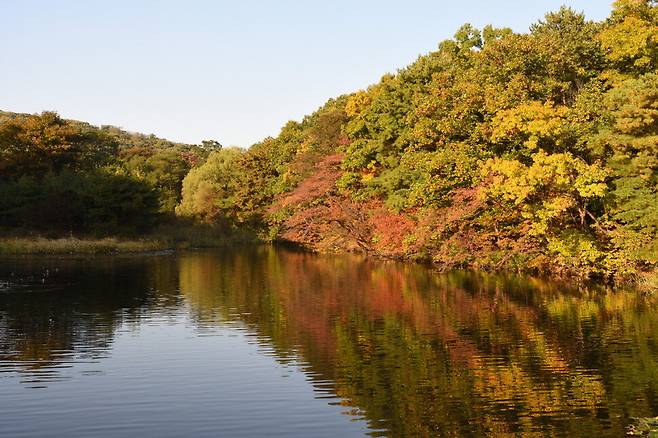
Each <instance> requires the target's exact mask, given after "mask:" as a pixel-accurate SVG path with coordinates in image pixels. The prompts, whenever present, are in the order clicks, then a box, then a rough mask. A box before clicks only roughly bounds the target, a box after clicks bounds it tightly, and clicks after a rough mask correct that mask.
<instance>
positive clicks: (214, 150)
mask: <svg viewBox="0 0 658 438" xmlns="http://www.w3.org/2000/svg"><path fill="white" fill-rule="evenodd" d="M657 68H658V3H657V2H656V1H655V0H617V1H616V2H615V3H614V5H613V11H612V13H611V15H610V17H609V18H608V19H607V20H605V21H603V22H592V21H588V20H586V18H585V17H584V16H583V15H582V14H580V13H578V12H576V11H573V10H571V9H569V8H562V9H560V10H559V11H556V12H552V13H548V14H547V15H546V16H545V17H544V18H543V19H542V20H540V21H538V22H537V23H536V24H534V25H532V26H531V28H530V30H529V32H528V33H522V34H519V33H515V32H513V31H512V30H511V29H507V28H495V27H492V26H487V27H485V28H484V29H476V28H474V27H472V26H471V25H464V26H463V27H461V28H460V29H459V30H458V31H457V33H456V34H455V36H454V38H453V39H450V40H447V41H444V42H442V43H440V44H439V47H438V50H436V51H434V52H431V53H429V54H426V55H424V56H421V57H419V58H418V59H417V60H416V61H415V62H414V63H412V64H411V65H409V66H408V67H406V68H404V69H401V70H400V71H398V72H397V73H396V74H386V75H385V76H383V77H382V79H381V81H380V82H379V83H377V84H374V85H372V86H370V87H368V88H367V89H366V90H359V91H356V92H354V93H352V94H349V95H343V96H340V97H337V98H335V99H331V100H329V101H328V102H326V103H325V104H324V105H323V106H322V107H320V108H319V109H318V110H317V111H316V112H314V113H313V114H310V115H308V116H306V117H305V118H304V119H303V120H301V121H299V122H295V121H291V122H288V123H287V124H286V125H285V126H284V127H283V128H282V130H281V132H280V134H279V135H278V136H277V137H276V138H266V139H264V140H263V141H261V142H259V143H257V144H255V145H253V146H251V147H250V148H249V149H246V150H243V149H239V148H221V146H220V145H219V144H217V143H214V142H204V143H203V144H202V145H198V146H191V145H182V144H175V143H171V142H166V141H164V140H160V139H157V138H155V137H153V136H150V137H148V136H142V135H138V134H129V133H126V132H125V131H121V130H119V129H118V128H113V127H93V126H91V125H88V124H84V123H81V122H72V121H66V120H63V119H61V118H60V117H59V116H57V115H56V114H54V113H43V114H41V115H34V116H27V115H15V114H10V113H3V114H2V115H0V158H1V160H0V229H2V230H4V231H5V232H16V230H37V231H41V232H44V233H46V232H47V233H49V234H58V233H59V234H61V233H67V232H71V233H73V232H81V233H88V234H101V235H108V234H139V233H143V232H145V231H146V230H149V229H152V228H153V227H155V226H156V225H157V224H158V223H159V222H162V221H163V220H164V219H163V218H172V217H174V215H176V216H177V217H178V218H179V219H178V220H181V218H182V220H186V221H190V222H196V223H198V224H205V225H206V226H210V227H213V228H216V229H219V230H222V231H223V232H232V231H233V232H235V231H240V232H244V231H245V230H247V231H248V232H251V233H254V234H255V235H258V236H260V237H261V238H262V239H265V240H282V241H288V242H294V243H297V244H300V245H303V246H305V247H308V248H311V249H315V250H319V251H360V252H366V253H369V254H373V255H379V256H385V257H394V258H403V259H410V260H421V261H429V262H432V263H434V264H436V265H438V266H440V267H442V268H446V269H450V268H476V269H487V270H499V269H507V270H518V271H525V272H533V273H551V274H555V275H575V276H579V277H584V278H605V279H626V278H637V276H638V275H644V274H646V273H650V272H655V268H656V265H657V264H658V238H657V237H658V236H657V233H658V72H657Z"/></svg>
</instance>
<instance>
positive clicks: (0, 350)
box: [0, 247, 658, 436]
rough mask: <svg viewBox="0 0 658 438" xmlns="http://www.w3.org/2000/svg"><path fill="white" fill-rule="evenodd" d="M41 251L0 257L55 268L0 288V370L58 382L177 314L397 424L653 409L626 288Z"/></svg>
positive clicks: (649, 304)
mask: <svg viewBox="0 0 658 438" xmlns="http://www.w3.org/2000/svg"><path fill="white" fill-rule="evenodd" d="M44 260H45V259H40V260H39V259H32V260H26V261H23V262H20V263H18V262H15V263H12V266H11V270H12V271H13V272H14V276H13V277H11V276H10V274H9V271H8V270H7V269H6V268H4V267H1V266H0V280H1V279H5V278H10V277H11V278H12V279H13V280H12V281H14V282H15V280H16V279H17V278H18V279H20V278H29V275H28V274H29V273H35V272H36V273H41V272H43V270H44V269H47V270H48V272H50V274H49V276H48V277H47V278H46V281H45V282H43V283H39V282H37V283H38V284H37V285H34V284H33V285H31V286H30V285H26V286H29V287H26V288H25V289H24V290H21V291H7V290H4V291H3V292H2V293H0V365H1V366H2V367H3V368H4V369H3V368H0V372H2V371H10V370H11V371H16V370H18V371H20V372H22V373H25V374H27V375H28V376H29V377H30V378H32V379H33V380H35V381H38V380H45V379H51V378H57V377H58V373H59V371H58V368H57V367H59V366H65V365H66V364H67V363H69V362H72V361H74V360H75V361H79V360H81V359H91V360H95V359H98V358H100V357H102V356H103V355H105V354H108V353H109V351H110V348H111V344H112V340H113V337H114V335H115V333H116V331H117V328H119V327H129V328H138V327H139V326H140V324H141V323H143V322H145V321H146V320H147V319H151V318H154V317H158V315H161V316H165V317H166V316H167V315H174V314H179V312H180V311H184V312H187V313H188V315H189V318H190V319H191V320H192V321H193V322H194V324H195V326H196V327H197V328H198V330H200V331H204V330H212V329H214V328H216V327H219V326H222V325H225V324H229V325H231V324H233V325H238V326H240V327H245V328H246V331H247V333H248V334H251V335H253V336H254V339H255V340H257V341H258V342H261V343H262V344H263V345H264V347H266V349H265V350H266V351H265V352H266V353H269V354H274V355H275V356H276V357H277V358H278V359H279V360H281V361H282V362H286V363H294V364H299V365H300V367H301V368H302V369H303V370H304V372H305V373H306V375H307V376H308V378H309V379H310V380H311V381H312V382H313V383H314V385H315V387H316V388H317V390H318V396H328V395H335V396H336V397H339V398H340V403H342V404H344V405H345V406H346V408H348V409H349V408H350V407H351V408H354V411H356V412H358V413H360V414H362V415H364V416H365V417H366V418H367V419H368V421H369V422H370V425H371V427H372V428H373V429H374V430H384V431H387V432H386V434H391V435H395V436H437V435H459V436H469V435H473V436H482V435H489V436H491V435H494V436H495V435H506V434H521V435H523V434H527V433H530V432H539V431H541V432H542V433H548V434H550V435H554V434H557V435H570V436H579V435H585V434H586V435H595V434H600V435H602V436H606V435H607V436H617V435H622V434H623V433H624V430H625V427H626V425H627V424H628V423H629V422H630V420H629V417H646V418H648V417H652V416H655V415H656V414H658V396H657V395H658V344H657V340H656V336H657V334H658V312H657V311H656V310H655V308H656V307H655V304H657V303H656V299H651V298H642V297H640V296H638V295H637V294H635V293H633V292H632V291H631V292H625V291H619V292H615V293H611V292H605V291H598V292H597V291H593V290H588V289H582V290H576V289H573V288H568V287H564V286H561V285H557V284H554V283H545V282H542V281H539V280H531V279H514V278H507V279H505V278H501V277H493V276H477V275H471V274H466V273H463V274H448V275H438V274H434V273H432V272H430V271H428V270H427V269H425V268H423V267H421V266H415V265H400V264H396V263H388V262H378V261H372V260H369V259H365V258H361V257H356V256H354V257H352V256H315V255H310V254H305V253H298V252H291V251H285V250H281V249H274V248H268V247H259V248H247V249H231V250H230V251H212V252H198V253H194V252H190V253H184V254H181V255H179V256H175V257H169V256H165V257H135V258H107V259H105V258H99V259H94V260H89V261H84V260H83V261H80V260H78V261H62V260H58V261H44ZM2 265H3V266H6V264H2ZM55 267H56V268H59V269H58V270H54V268H55ZM53 272H55V273H53ZM37 277H39V275H37V276H35V277H34V278H37ZM329 401H330V402H332V403H333V402H335V400H333V401H332V400H329Z"/></svg>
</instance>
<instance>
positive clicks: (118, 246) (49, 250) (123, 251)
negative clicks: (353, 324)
mask: <svg viewBox="0 0 658 438" xmlns="http://www.w3.org/2000/svg"><path fill="white" fill-rule="evenodd" d="M263 243H268V242H265V241H263V240H261V239H256V238H254V237H253V236H251V237H247V236H245V235H230V234H229V235H226V236H222V237H217V236H214V237H212V238H208V237H207V236H204V237H203V238H200V239H189V240H188V239H182V240H177V239H171V238H167V237H157V236H152V237H144V238H136V239H128V238H118V237H104V238H78V237H60V238H46V237H38V236H35V237H4V238H3V237H0V257H22V256H53V257H61V256H95V255H149V254H157V253H171V252H175V251H180V250H195V249H204V248H221V247H226V246H230V245H237V244H263ZM269 243H271V244H275V245H281V246H284V247H288V248H294V249H295V250H298V251H304V252H310V253H315V254H323V251H319V250H317V249H314V248H311V247H309V246H306V245H303V244H300V243H298V242H291V241H285V240H283V241H280V240H275V241H271V242H269ZM341 253H343V254H349V253H350V252H349V251H338V252H336V254H341ZM364 255H366V256H367V257H372V258H375V259H380V260H394V261H396V262H402V263H421V264H423V265H426V266H427V267H428V268H429V269H432V270H435V271H437V272H445V269H443V268H442V267H441V265H440V264H438V263H436V262H430V261H425V262H422V261H419V260H413V259H409V258H405V257H390V256H386V255H384V254H378V253H376V252H365V253H364ZM460 270H477V271H482V272H486V273H489V274H514V275H527V276H531V277H538V278H539V277H541V278H545V279H549V280H552V281H565V280H576V281H578V282H594V283H596V284H600V285H608V286H614V287H633V288H636V289H637V290H638V291H640V292H642V293H647V294H651V293H655V292H658V272H656V271H652V272H640V273H638V274H636V275H635V276H634V278H632V279H630V278H629V279H626V280H617V281H605V280H596V279H582V278H576V277H571V276H564V275H558V274H555V273H550V272H542V273H536V272H534V273H533V272H519V271H515V270H510V269H504V268H501V269H496V270H493V271H492V270H489V269H482V268H481V267H480V268H479V269H476V268H465V269H460Z"/></svg>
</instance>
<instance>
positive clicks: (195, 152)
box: [0, 112, 219, 237]
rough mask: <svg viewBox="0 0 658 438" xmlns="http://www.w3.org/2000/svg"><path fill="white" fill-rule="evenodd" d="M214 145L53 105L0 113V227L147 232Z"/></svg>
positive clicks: (166, 215)
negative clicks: (96, 121) (98, 123)
mask: <svg viewBox="0 0 658 438" xmlns="http://www.w3.org/2000/svg"><path fill="white" fill-rule="evenodd" d="M217 147H219V146H218V144H215V143H213V142H204V144H203V145H201V146H195V145H186V144H180V143H172V142H169V141H166V140H162V139H160V138H157V137H155V136H153V135H151V136H146V135H142V134H135V133H129V132H126V131H123V130H121V129H119V128H116V127H113V126H102V127H95V126H92V125H90V124H87V123H83V122H77V121H72V120H64V119H62V118H61V117H59V115H57V114H56V113H53V112H44V113H42V114H40V115H28V114H16V113H7V112H0V230H1V231H3V232H4V233H5V234H11V235H22V234H31V233H35V232H38V233H42V234H44V235H46V236H50V237H60V236H62V235H87V236H88V235H92V236H97V237H99V236H108V235H121V236H134V235H137V234H143V233H145V232H148V231H151V230H152V229H153V228H154V227H156V226H157V225H158V224H160V223H162V222H164V221H167V220H170V219H172V218H173V216H174V209H175V207H176V205H177V204H178V203H179V202H180V192H181V186H182V181H183V178H184V177H185V176H186V175H187V174H188V172H189V170H190V169H191V168H192V167H194V166H196V165H197V164H199V163H201V162H203V161H204V160H205V158H206V157H207V156H208V154H209V153H210V151H211V150H212V149H215V148H217Z"/></svg>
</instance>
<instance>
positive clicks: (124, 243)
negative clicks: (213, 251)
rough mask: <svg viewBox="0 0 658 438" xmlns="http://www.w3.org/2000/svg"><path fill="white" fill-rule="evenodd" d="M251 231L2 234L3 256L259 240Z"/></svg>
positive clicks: (0, 248) (142, 250)
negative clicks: (79, 235)
mask: <svg viewBox="0 0 658 438" xmlns="http://www.w3.org/2000/svg"><path fill="white" fill-rule="evenodd" d="M258 242H260V241H259V240H258V239H257V237H256V236H254V235H253V234H250V233H247V232H233V233H226V232H221V231H217V230H213V229H212V228H209V227H206V228H204V227H180V228H165V229H162V230H159V231H158V232H157V233H151V234H148V235H145V236H141V237H132V238H131V237H118V236H112V237H75V236H68V237H56V238H50V237H43V236H11V237H0V255H8V256H14V255H15V256H20V255H38V254H42V255H55V256H56V255H71V254H73V255H85V254H123V253H146V252H153V251H173V250H181V249H190V248H216V247H222V246H227V245H235V244H245V243H258Z"/></svg>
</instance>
